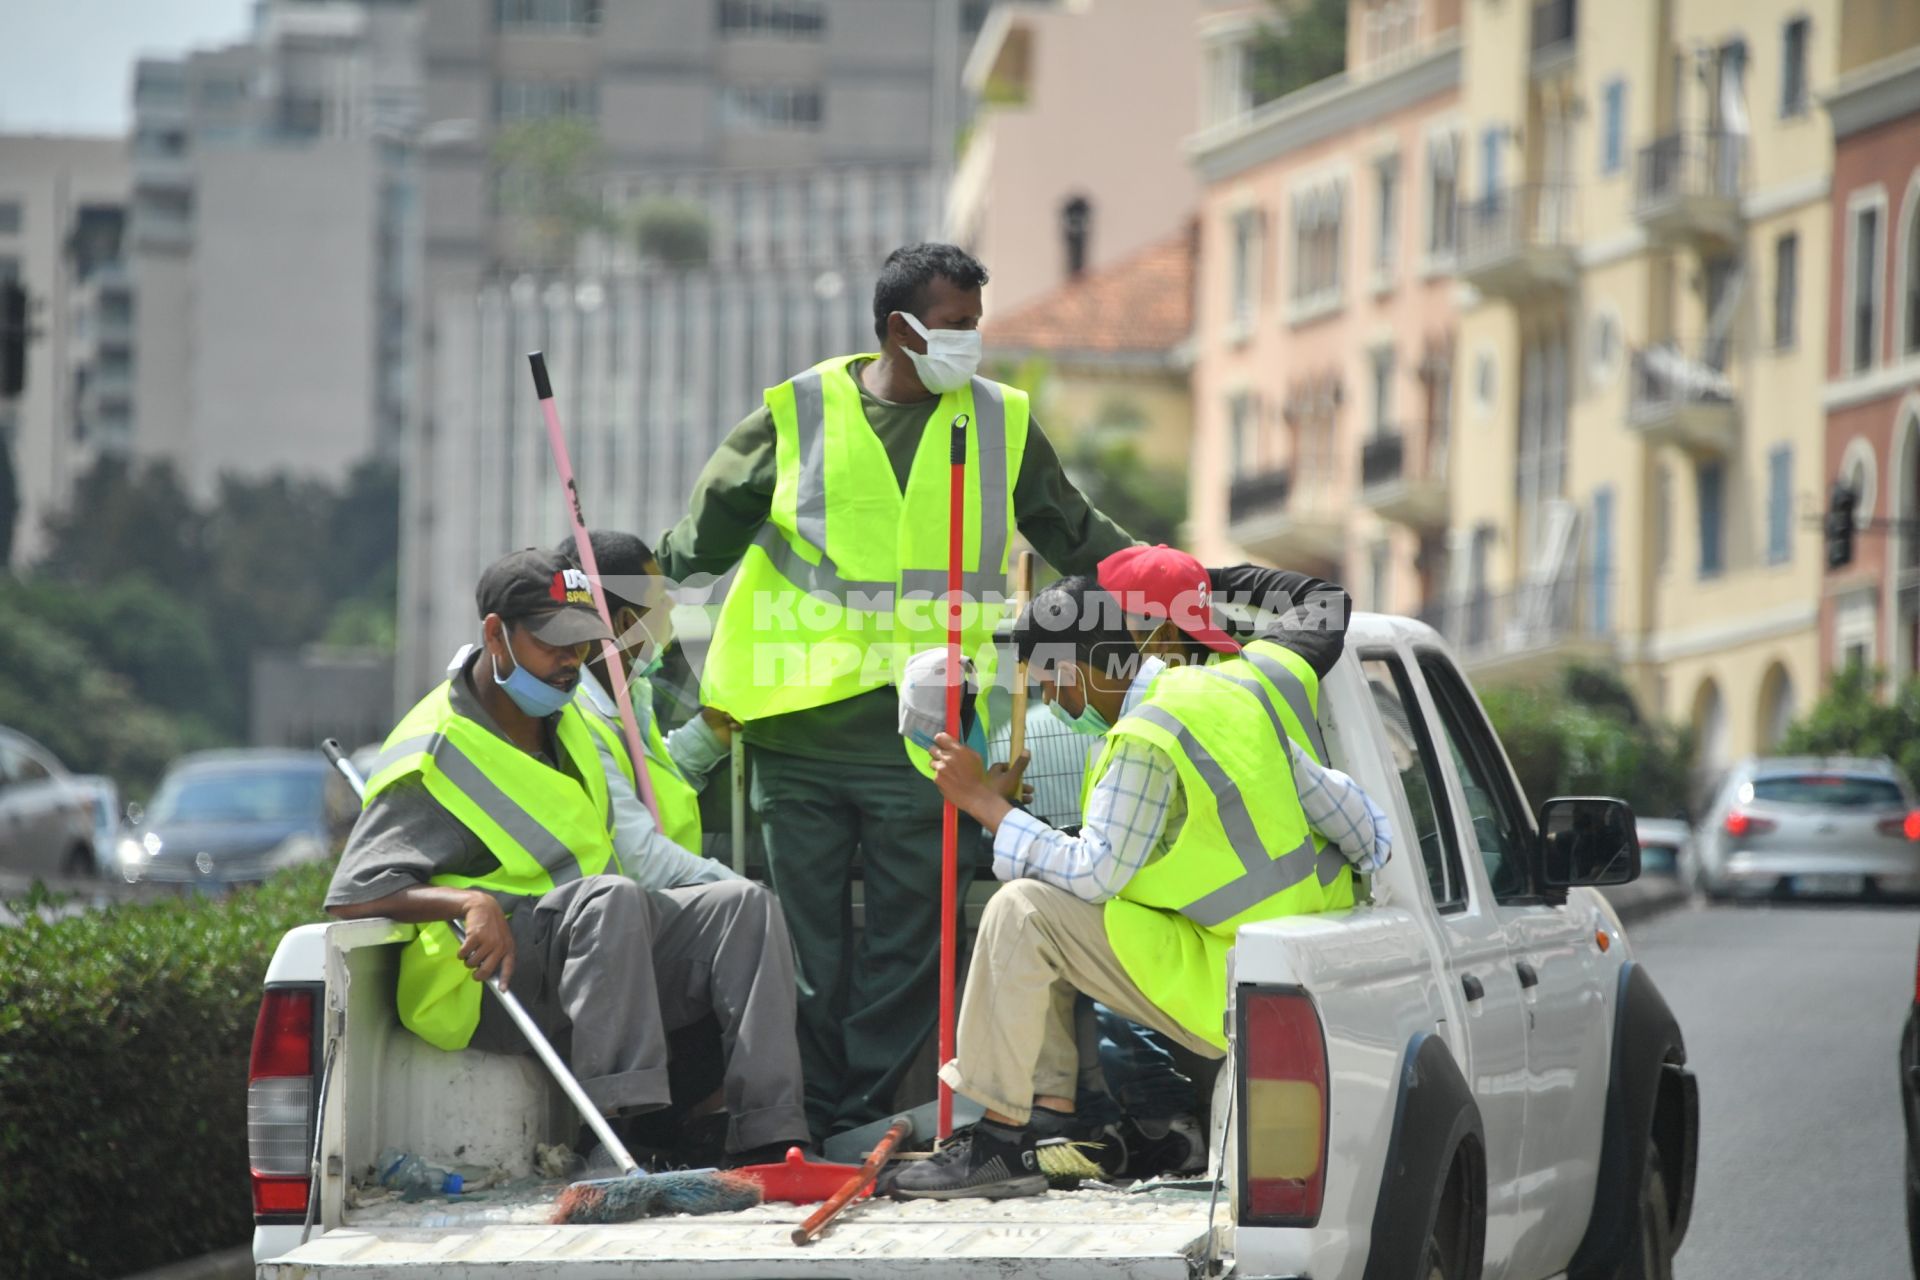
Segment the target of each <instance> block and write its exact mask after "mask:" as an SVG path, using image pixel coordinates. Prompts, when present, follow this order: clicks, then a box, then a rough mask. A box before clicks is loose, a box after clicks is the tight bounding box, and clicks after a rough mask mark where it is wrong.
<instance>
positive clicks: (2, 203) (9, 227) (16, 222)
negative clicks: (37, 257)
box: [0, 200, 20, 236]
mask: <svg viewBox="0 0 1920 1280" xmlns="http://www.w3.org/2000/svg"><path fill="white" fill-rule="evenodd" d="M19 234H20V202H19V201H18V200H0V236H17V235H19Z"/></svg>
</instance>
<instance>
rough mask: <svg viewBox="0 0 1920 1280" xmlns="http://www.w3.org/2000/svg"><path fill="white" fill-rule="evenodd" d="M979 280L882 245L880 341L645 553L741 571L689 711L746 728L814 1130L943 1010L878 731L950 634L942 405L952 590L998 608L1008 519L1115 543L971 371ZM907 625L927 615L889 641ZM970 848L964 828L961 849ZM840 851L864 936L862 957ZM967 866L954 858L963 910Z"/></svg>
mask: <svg viewBox="0 0 1920 1280" xmlns="http://www.w3.org/2000/svg"><path fill="white" fill-rule="evenodd" d="M986 282H987V272H986V269H985V268H984V267H982V266H981V265H980V263H979V262H977V261H975V260H974V259H973V257H971V256H970V255H969V254H967V253H965V252H964V251H962V250H960V249H957V248H955V247H953V246H952V245H943V244H918V245H911V246H908V247H906V248H902V249H897V250H895V251H894V252H893V254H892V255H890V256H889V257H888V259H887V261H886V265H885V266H884V267H883V268H882V270H881V272H880V279H879V281H878V283H877V284H876V285H875V287H874V297H873V320H874V331H875V335H876V336H877V337H878V338H879V340H880V344H881V349H880V351H879V352H878V353H877V354H866V355H852V356H840V357H837V358H835V359H831V360H827V361H825V362H823V363H821V364H818V365H816V366H814V367H813V368H812V369H809V370H807V371H806V372H805V373H802V374H799V375H797V376H796V377H794V378H793V379H791V380H790V381H788V382H785V383H782V384H781V385H780V386H777V387H774V388H772V389H770V390H769V391H768V392H767V394H766V405H765V407H764V408H762V409H760V410H759V411H757V412H755V413H754V414H753V415H752V416H751V417H749V418H747V419H746V420H745V421H744V422H742V423H741V424H740V425H739V426H737V427H735V428H734V430H733V431H732V433H731V434H729V435H728V436H727V438H726V440H725V441H723V442H722V443H721V445H720V448H719V450H718V451H716V452H715V453H714V455H713V457H712V459H711V460H709V461H708V463H707V466H706V470H705V471H704V472H702V473H701V476H700V481H699V483H698V485H697V486H696V487H695V489H694V492H693V496H692V500H691V502H690V504H689V508H688V514H687V517H686V518H685V519H684V520H682V521H681V522H680V524H679V525H678V526H677V527H676V528H675V529H673V530H672V531H671V532H670V533H668V534H667V535H666V537H665V538H663V539H662V540H661V543H660V563H661V565H662V567H663V568H664V569H665V570H666V573H667V574H668V576H669V577H672V578H675V579H680V580H686V579H688V578H690V577H692V576H693V575H695V574H701V573H709V574H722V573H725V572H727V571H728V570H729V569H732V568H733V567H734V566H735V565H739V566H740V573H739V576H738V577H737V578H736V579H735V580H734V583H733V587H732V589H731V590H730V592H729V593H728V596H727V601H726V604H725V606H724V607H723V609H722V611H721V614H720V618H719V622H718V625H717V630H716V632H715V635H714V640H713V647H712V649H711V650H710V652H709V656H708V659H707V666H706V671H705V676H704V679H703V682H702V689H701V701H702V702H704V703H706V704H707V705H709V706H713V707H718V708H720V709H721V710H723V711H725V712H727V713H728V714H730V715H731V716H733V717H734V719H736V720H739V721H741V722H742V723H744V725H745V726H746V728H745V732H746V741H747V743H748V745H749V747H750V748H751V754H752V770H753V785H752V803H753V810H754V813H755V815H756V817H757V818H758V819H759V821H760V824H761V829H762V831H763V833H764V837H765V840H766V847H767V862H768V867H769V870H770V872H771V876H772V880H773V886H774V889H775V891H776V892H777V893H778V894H779V895H780V901H781V905H782V906H783V907H784V908H785V909H786V913H787V923H788V925H789V927H790V928H791V929H792V931H793V938H794V942H795V943H796V944H797V947H798V952H799V960H800V983H801V986H800V1020H801V1034H800V1046H801V1054H802V1058H803V1061H804V1062H805V1064H806V1077H807V1117H808V1120H809V1122H810V1123H811V1124H812V1126H813V1130H814V1132H815V1133H816V1134H817V1135H820V1136H826V1135H829V1134H832V1133H835V1132H839V1131H841V1130H845V1129H849V1128H853V1127H855V1126H857V1125H860V1124H864V1123H866V1122H868V1121H871V1120H875V1119H879V1118H882V1117H884V1116H886V1115H887V1114H888V1113H889V1112H890V1111H891V1110H892V1106H893V1093H894V1089H895V1087H896V1086H897V1085H898V1083H899V1081H900V1077H901V1075H902V1073H903V1072H904V1071H905V1070H906V1068H907V1067H908V1065H909V1064H910V1062H911V1060H912V1058H913V1055H914V1053H915V1052H916V1051H917V1050H918V1048H919V1046H920V1045H921V1043H922V1042H923V1041H925V1039H926V1038H927V1036H928V1034H929V1033H930V1032H931V1031H932V1029H933V1025H934V1017H935V1011H936V1010H937V1009H938V1007H939V1001H938V998H937V990H936V986H937V968H938V948H937V947H936V945H935V942H936V940H937V939H938V938H939V937H940V811H941V806H940V794H939V792H938V791H936V790H935V789H934V787H933V784H932V783H931V782H930V781H928V779H927V777H925V776H922V774H921V773H920V772H918V771H916V769H915V767H914V764H913V762H912V761H911V760H910V759H909V755H908V751H907V749H906V748H905V747H904V746H903V745H902V743H901V739H900V737H899V735H898V733H897V732H896V726H895V717H896V705H895V693H894V687H893V686H894V681H895V679H896V678H897V675H898V671H897V669H895V668H894V667H893V666H892V662H893V660H894V658H896V657H898V656H900V655H902V654H904V653H910V652H911V651H912V650H913V649H915V648H924V647H926V646H927V645H930V644H940V643H944V642H945V634H944V630H943V621H944V619H943V615H942V614H941V612H940V607H939V604H938V600H937V596H938V593H940V592H942V591H944V590H945V588H946V566H947V528H948V502H949V499H948V476H949V448H948V445H949V428H950V425H951V424H952V422H953V421H954V419H955V417H956V415H958V414H961V413H965V414H967V415H968V416H969V418H970V420H971V424H972V425H971V427H970V429H969V431H968V445H967V480H968V484H969V488H970V492H969V493H968V495H967V510H968V512H969V513H970V515H969V519H968V522H967V530H966V548H965V564H964V567H965V569H966V571H967V573H966V586H965V591H966V594H967V596H968V597H969V599H970V600H973V601H980V600H982V599H983V598H986V599H988V600H997V599H998V598H999V597H1000V595H1001V593H1002V591H1003V588H1004V584H1005V582H1006V571H1007V552H1008V547H1009V545H1010V543H1011V541H1012V536H1013V533H1014V531H1015V529H1016V528H1017V529H1018V531H1019V532H1020V533H1021V534H1022V535H1024V536H1025V537H1026V539H1027V540H1028V541H1029V542H1031V543H1032V544H1033V546H1034V547H1035V549H1036V550H1038V551H1039V552H1040V554H1041V555H1043V556H1045V557H1046V558H1047V560H1048V562H1049V563H1051V564H1053V565H1054V566H1055V567H1056V568H1058V569H1060V570H1062V571H1063V572H1067V573H1090V572H1092V571H1093V568H1094V566H1095V565H1096V564H1098V563H1099V561H1100V558H1101V557H1102V556H1105V555H1108V554H1110V553H1111V552H1114V551H1117V550H1119V549H1120V548H1122V547H1125V546H1129V545H1131V543H1132V539H1130V538H1129V537H1128V536H1127V534H1126V533H1125V532H1124V531H1123V530H1122V529H1121V528H1120V527H1119V526H1118V525H1116V524H1114V522H1113V521H1111V520H1109V519H1108V518H1107V517H1105V516H1103V515H1101V514H1100V513H1099V512H1098V511H1096V510H1094V509H1093V508H1092V507H1091V506H1090V505H1088V503H1087V500H1086V498H1084V497H1083V496H1082V495H1081V494H1080V492H1079V491H1078V490H1077V489H1075V488H1074V486H1073V484H1072V482H1070V481H1069V480H1068V479H1067V478H1066V476H1065V474H1064V473H1063V472H1062V470H1061V467H1060V461H1059V458H1058V457H1057V456H1056V455H1055V453H1054V451H1053V447H1052V446H1051V445H1050V444H1048V442H1047V439H1046V437H1045V436H1044V435H1042V434H1041V432H1040V428H1039V426H1038V425H1037V424H1035V423H1033V422H1032V421H1031V419H1030V417H1029V415H1028V408H1027V396H1026V393H1025V392H1022V391H1019V390H1017V389H1015V388H1013V387H1009V386H1005V385H1003V384H1000V383H997V382H992V381H989V380H988V379H985V378H981V377H976V376H975V370H976V369H977V367H978V365H979V362H980V335H979V324H980V317H981V296H980V291H981V286H983V285H985V284H986ZM916 597H917V601H916V599H915V598H916ZM896 603H899V604H900V606H901V607H900V608H899V609H896V608H895V607H894V606H895V604H896ZM999 613H1000V610H999V609H998V608H997V607H995V606H994V605H991V604H989V605H987V606H985V607H981V608H978V609H970V611H969V617H968V619H967V623H966V631H965V644H966V648H967V650H968V652H970V653H972V652H978V651H979V650H980V648H981V646H982V644H983V643H988V642H990V638H991V636H992V633H993V625H994V622H995V621H996V620H997V618H998V617H999ZM915 617H917V618H918V620H919V621H920V622H921V623H924V624H927V625H924V626H922V627H921V628H920V629H919V630H918V631H917V632H915V633H914V634H911V635H909V634H906V631H905V628H907V627H908V626H909V624H910V622H911V621H912V620H913V619H914V618H915ZM921 758H922V759H924V755H922V757H921ZM976 838H977V837H976ZM973 843H974V840H973V839H970V838H968V835H967V833H964V832H963V838H962V847H963V848H970V847H972V845H973ZM856 849H858V850H859V853H860V859H861V865H862V868H863V884H864V886H865V901H866V926H867V927H866V933H865V936H864V937H863V938H862V939H861V941H860V943H859V945H858V947H857V948H855V947H854V946H852V944H851V940H850V939H849V937H848V933H849V925H850V921H851V909H850V905H849V881H850V876H851V872H852V867H853V858H854V852H855V850H856ZM972 874H973V868H972V865H971V859H965V858H963V859H962V866H961V873H960V879H961V885H960V893H961V894H962V896H963V897H964V895H965V893H966V886H967V883H968V882H969V881H971V879H972Z"/></svg>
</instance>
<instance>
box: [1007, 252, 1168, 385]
mask: <svg viewBox="0 0 1920 1280" xmlns="http://www.w3.org/2000/svg"><path fill="white" fill-rule="evenodd" d="M1193 250H1194V246H1193V233H1192V231H1191V230H1190V229H1186V228H1183V229H1182V230H1181V231H1180V232H1179V233H1178V234H1177V235H1173V236H1169V237H1168V238H1167V239H1165V240H1162V241H1160V242H1159V243H1157V244H1153V245H1150V246H1148V247H1147V248H1145V249H1142V250H1141V251H1140V252H1138V253H1136V254H1134V255H1133V256H1132V257H1130V258H1126V259H1124V260H1122V261H1120V262H1117V263H1115V264H1113V265H1112V266H1110V267H1107V268H1106V269H1104V270H1102V271H1096V272H1092V273H1090V274H1087V275H1083V276H1081V277H1079V278H1078V279H1075V280H1069V281H1067V282H1066V283H1065V284H1063V285H1061V286H1060V287H1059V288H1057V289H1055V290H1053V291H1052V292H1051V293H1047V294H1043V295H1042V296H1041V297H1039V298H1038V299H1036V300H1034V301H1033V302H1029V303H1028V304H1027V305H1026V306H1024V307H1022V308H1020V310H1018V311H1015V312H1014V313H1013V314H1011V315H1009V316H1006V317H1004V318H1002V319H997V320H996V319H994V318H992V317H989V318H988V320H987V326H986V339H987V343H988V345H989V347H991V348H995V349H998V350H999V351H1002V352H1011V351H1051V352H1057V353H1060V354H1063V355H1064V354H1068V353H1072V354H1076V355H1146V354H1153V353H1161V352H1169V351H1171V350H1172V349H1173V348H1175V347H1177V346H1179V345H1180V344H1181V343H1183V342H1185V341H1186V340H1187V338H1188V337H1189V335H1190V334H1191V333H1192V330H1193V259H1194V252H1193Z"/></svg>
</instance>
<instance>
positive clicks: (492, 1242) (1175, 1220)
mask: <svg viewBox="0 0 1920 1280" xmlns="http://www.w3.org/2000/svg"><path fill="white" fill-rule="evenodd" d="M559 1185H560V1184H555V1185H553V1186H551V1187H540V1188H522V1189H518V1190H515V1191H512V1192H510V1193H496V1194H494V1195H493V1196H491V1197H488V1198H484V1199H482V1198H478V1197H475V1198H473V1199H471V1200H469V1201H465V1202H458V1203H456V1202H451V1201H444V1200H433V1201H422V1202H419V1203H416V1204H406V1203H403V1202H400V1201H397V1200H394V1201H387V1202H385V1203H376V1204H373V1205H368V1206H366V1207H364V1208H361V1209H356V1210H352V1211H349V1213H348V1214H347V1217H346V1221H345V1223H344V1224H343V1225H342V1226H340V1227H336V1228H334V1229H333V1230H331V1231H329V1232H327V1233H326V1234H325V1235H324V1236H319V1237H317V1238H315V1239H313V1240H312V1241H310V1242H308V1243H307V1244H305V1245H303V1246H301V1247H300V1248H298V1249H296V1250H294V1251H293V1252H292V1253H290V1254H287V1255H285V1256H283V1257H281V1258H279V1259H276V1260H275V1261H272V1262H268V1263H265V1264H262V1266H261V1267H260V1269H259V1280H310V1278H319V1277H328V1278H331V1277H354V1278H355V1280H362V1278H366V1280H371V1278H373V1277H394V1278H395V1280H412V1278H415V1277H422V1276H426V1275H432V1276H433V1277H435V1280H439V1278H440V1277H453V1276H460V1277H469V1276H470V1277H486V1276H489V1275H506V1274H511V1275H512V1276H513V1277H514V1280H560V1278H561V1277H566V1278H567V1280H599V1278H600V1277H608V1278H609V1280H610V1278H612V1277H621V1278H622V1280H628V1278H630V1277H633V1276H635V1275H636V1274H643V1275H645V1276H646V1277H648V1278H649V1280H655V1278H658V1280H680V1278H682V1277H685V1278H688V1280H692V1278H694V1277H699V1278H700V1280H719V1278H721V1277H729V1278H732V1277H738V1278H742V1280H744V1278H746V1277H769V1278H771V1277H787V1276H794V1277H798V1276H805V1277H809V1278H810V1280H823V1278H824V1277H846V1278H847V1280H854V1278H855V1277H862V1278H864V1277H874V1278H875V1280H878V1278H879V1277H887V1276H915V1277H946V1276H951V1277H975V1276H981V1275H991V1274H994V1273H996V1272H999V1271H1002V1270H1012V1269H1014V1268H1015V1267H1018V1268H1020V1269H1021V1270H1023V1272H1025V1273H1027V1274H1031V1273H1032V1272H1033V1270H1034V1269H1035V1268H1036V1267H1044V1269H1045V1273H1046V1275H1048V1276H1049V1277H1055V1276H1058V1277H1061V1278H1062V1280H1077V1278H1079V1277H1087V1278H1088V1280H1094V1278H1096V1277H1097V1278H1099V1280H1111V1278H1112V1277H1129V1278H1133V1280H1189V1278H1190V1277H1192V1276H1194V1275H1196V1274H1198V1273H1199V1271H1200V1269H1201V1266H1202V1265H1203V1261H1204V1259H1205V1257H1206V1255H1207V1246H1208V1243H1209V1235H1210V1233H1209V1231H1208V1223H1207V1213H1208V1197H1207V1194H1206V1193H1205V1192H1197V1191H1187V1190H1176V1189H1171V1188H1164V1189H1156V1190H1149V1191H1137V1192H1127V1191H1110V1190H1101V1189H1094V1188H1084V1189H1081V1190H1078V1191H1069V1192H1061V1191H1054V1192H1048V1193H1047V1194H1045V1195H1042V1196H1036V1197H1031V1198H1027V1199H1018V1200H1003V1201H990V1200H957V1201H947V1202H944V1203H943V1202H937V1201H926V1200H922V1201H908V1202H896V1201H891V1200H873V1201H863V1202H861V1203H859V1204H857V1205H855V1206H853V1207H852V1208H850V1209H848V1210H847V1211H846V1212H845V1214H844V1215H843V1216H842V1217H841V1218H840V1220H839V1221H838V1222H836V1223H835V1224H834V1225H833V1226H832V1227H831V1228H830V1229H829V1230H828V1232H827V1234H826V1235H825V1236H824V1237H822V1238H821V1239H820V1240H819V1241H817V1242H816V1243H814V1244H812V1245H809V1246H807V1247H805V1248H800V1247H798V1246H796V1245H794V1244H793V1242H792V1240H791V1239H790V1233H791V1232H792V1230H793V1228H794V1227H795V1226H796V1225H798V1224H799V1222H800V1221H801V1219H802V1218H804V1217H805V1216H806V1214H807V1213H808V1212H809V1211H810V1209H811V1206H801V1205H791V1204H767V1205H762V1206H760V1207H758V1208H755V1209H750V1210H746V1211H743V1212H740V1213H729V1214H715V1215H711V1216H708V1217H699V1218H694V1217H675V1218H657V1219H649V1220H646V1221H642V1222H636V1223H629V1224H623V1225H620V1226H593V1227H571V1226H553V1225H550V1224H548V1223H547V1222H546V1221H545V1219H546V1216H547V1214H548V1213H549V1212H550V1207H551V1204H552V1198H553V1195H554V1194H555V1193H556V1192H557V1190H558V1186H559ZM1218 1214H1219V1221H1221V1222H1222V1223H1223V1224H1224V1222H1225V1221H1226V1210H1225V1207H1224V1205H1223V1206H1222V1207H1221V1208H1220V1209H1219V1211H1218ZM508 1267H511V1268H512V1270H511V1272H510V1273H509V1272H508V1271H507V1268H508Z"/></svg>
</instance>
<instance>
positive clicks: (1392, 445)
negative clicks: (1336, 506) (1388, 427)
mask: <svg viewBox="0 0 1920 1280" xmlns="http://www.w3.org/2000/svg"><path fill="white" fill-rule="evenodd" d="M1406 464H1407V438H1406V437H1405V436H1403V435H1401V434H1400V433H1399V432H1398V431H1382V432H1380V433H1378V434H1376V435H1375V436H1374V437H1373V439H1371V440H1369V441H1367V442H1366V443H1365V444H1363V445H1361V446H1360V487H1361V488H1363V489H1374V488H1378V487H1379V486H1381V485H1383V484H1394V483H1396V482H1398V481H1399V479H1400V478H1401V476H1403V475H1404V474H1405V473H1406Z"/></svg>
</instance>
